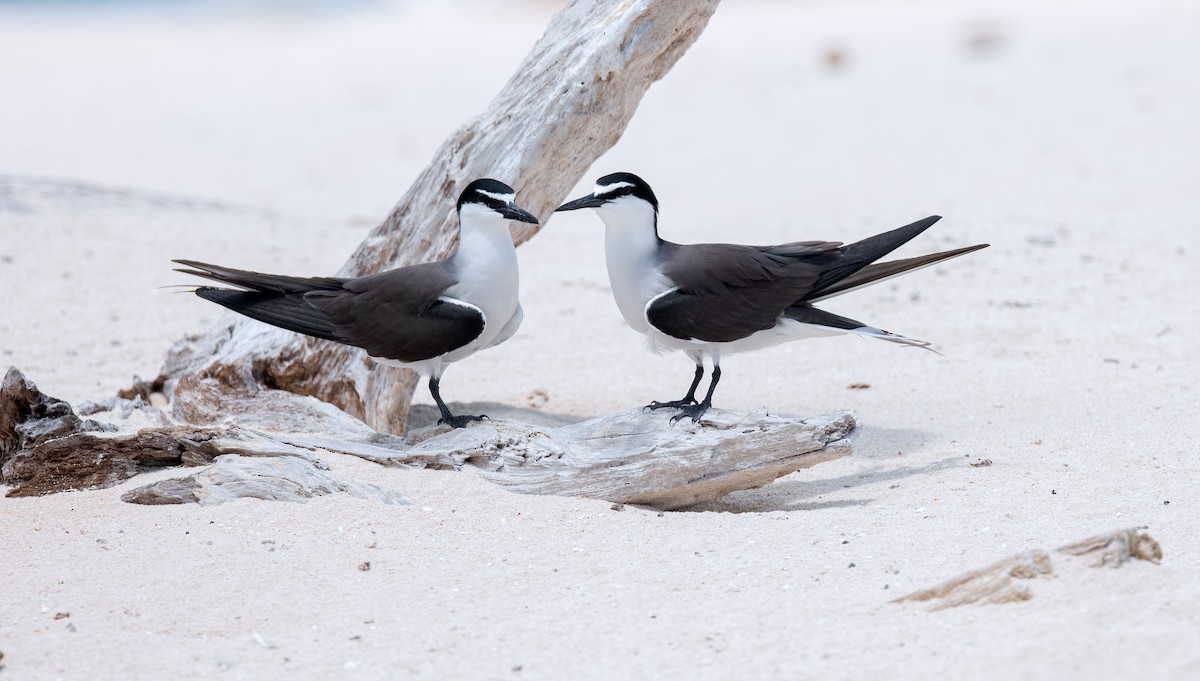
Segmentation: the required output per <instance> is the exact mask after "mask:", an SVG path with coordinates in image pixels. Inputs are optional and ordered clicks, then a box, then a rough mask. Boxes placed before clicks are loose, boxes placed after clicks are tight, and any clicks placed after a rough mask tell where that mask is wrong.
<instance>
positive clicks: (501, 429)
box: [413, 409, 856, 509]
mask: <svg viewBox="0 0 1200 681" xmlns="http://www.w3.org/2000/svg"><path fill="white" fill-rule="evenodd" d="M670 418H671V415H670V414H669V413H666V412H665V411H660V412H644V411H643V410H641V409H632V410H629V411H624V412H619V413H616V414H612V415H610V416H604V417H600V418H596V419H591V420H589V421H584V422H582V423H576V424H573V425H569V426H561V427H558V428H538V427H534V426H529V425H527V424H524V423H515V422H496V423H488V424H485V425H482V426H477V427H474V428H468V429H464V430H457V431H453V432H449V433H446V434H444V435H440V436H438V437H434V438H431V439H428V440H425V441H424V442H422V443H420V444H418V445H416V446H415V447H413V450H415V451H425V452H430V453H432V452H447V453H449V454H450V456H452V457H454V458H458V457H460V456H461V457H463V458H464V459H465V461H466V462H468V463H470V464H473V465H475V466H477V467H479V468H480V469H481V470H482V471H483V476H484V477H485V478H486V479H488V480H490V481H492V482H494V483H496V484H498V485H501V486H503V487H505V488H507V489H509V490H512V491H514V492H520V493H522V494H552V495H557V496H572V497H588V498H592V499H604V500H606V501H614V502H619V503H629V504H640V505H645V506H652V507H655V508H660V509H677V508H683V507H685V506H691V505H693V504H697V503H700V502H702V501H709V500H712V499H717V498H720V497H722V496H725V495H726V494H728V493H730V492H733V491H736V490H740V489H749V488H753V487H762V486H763V485H766V484H768V483H770V482H771V481H773V480H775V479H776V478H778V477H780V476H783V475H787V474H788V473H793V472H795V471H797V470H800V469H801V468H808V467H810V466H815V465H816V464H819V463H824V462H826V461H831V460H833V459H836V458H839V457H842V456H846V455H847V454H849V453H850V443H849V441H848V439H847V436H848V435H849V434H850V433H851V432H852V431H853V430H854V428H855V425H856V423H855V420H854V416H853V415H852V414H850V413H848V412H842V413H838V414H829V415H826V416H820V417H817V418H813V419H807V420H801V419H795V418H783V417H778V416H770V415H768V414H766V413H765V412H761V411H757V412H751V413H741V412H730V411H724V410H720V409H712V410H709V411H708V413H706V414H705V415H704V417H703V418H702V419H701V421H700V423H692V422H691V421H690V420H686V419H685V420H682V421H679V422H678V423H676V424H672V423H671V422H670Z"/></svg>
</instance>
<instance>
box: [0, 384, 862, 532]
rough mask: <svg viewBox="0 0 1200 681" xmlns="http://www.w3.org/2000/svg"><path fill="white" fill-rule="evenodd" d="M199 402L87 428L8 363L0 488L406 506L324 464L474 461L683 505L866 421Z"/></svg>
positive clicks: (100, 418) (794, 466)
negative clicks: (172, 474) (536, 416)
mask: <svg viewBox="0 0 1200 681" xmlns="http://www.w3.org/2000/svg"><path fill="white" fill-rule="evenodd" d="M189 394H190V395H192V399H190V400H189V401H187V402H176V403H175V405H174V407H175V412H176V413H179V412H180V411H181V410H182V411H183V413H185V415H186V416H187V418H188V419H190V420H192V421H194V422H200V423H202V424H203V425H196V424H195V423H194V422H193V423H186V424H184V423H178V422H177V421H175V418H174V417H173V416H172V415H171V414H167V413H165V412H163V411H161V410H159V409H156V408H155V407H152V406H150V405H149V404H147V403H146V402H144V401H142V400H141V398H140V397H135V398H134V399H132V400H128V399H123V398H115V399H113V400H110V401H109V402H107V403H105V404H101V405H90V406H89V407H87V411H88V412H89V413H90V414H91V415H92V416H94V417H95V419H96V420H91V419H88V420H85V419H82V418H80V417H79V416H78V415H76V414H75V413H74V412H73V411H72V409H71V407H70V405H68V404H67V403H66V402H63V401H62V400H57V399H55V398H53V397H49V396H47V395H45V394H43V393H42V392H40V391H39V390H38V389H37V386H35V385H33V384H32V383H31V382H30V381H29V380H28V379H26V378H25V376H24V375H23V374H21V372H20V371H18V370H16V369H15V368H12V369H9V371H8V374H7V375H6V376H5V378H4V381H3V383H2V384H0V482H3V483H4V484H8V485H12V488H11V489H10V490H9V492H8V494H9V496H33V495H40V494H49V493H53V492H60V491H65V490H81V489H99V488H105V487H111V486H113V485H116V484H118V483H120V482H122V481H124V480H127V479H128V478H130V477H132V476H134V475H136V474H138V473H139V472H142V471H146V470H150V469H152V468H161V467H163V466H192V467H195V466H208V467H207V468H205V469H203V470H200V471H198V472H197V473H195V474H192V475H190V476H188V477H186V478H182V479H169V480H160V481H158V482H155V483H152V484H150V485H147V486H144V487H141V488H138V489H135V490H132V491H130V492H127V493H126V494H125V495H123V496H122V498H123V499H124V500H126V501H129V502H132V503H142V504H165V503H201V504H212V503H220V502H223V501H228V500H230V499H234V498H239V497H254V498H259V499H275V500H288V501H303V500H304V499H307V498H310V497H312V496H316V495H320V494H332V493H335V492H342V493H348V494H351V495H354V496H358V497H362V498H366V499H376V500H379V501H382V502H384V503H390V504H401V503H410V501H409V499H408V498H407V497H406V496H405V495H404V494H402V493H400V492H398V491H395V490H391V489H388V488H385V487H380V486H377V485H371V484H363V483H356V482H353V481H343V480H340V479H337V478H335V477H333V476H332V475H331V474H329V473H328V471H327V469H328V466H327V465H326V464H325V463H324V461H325V458H327V457H333V456H355V457H359V458H362V459H366V460H369V461H373V462H375V463H378V464H381V465H385V466H403V467H412V468H435V469H459V468H462V467H463V466H464V465H471V466H474V467H476V468H478V469H479V471H480V473H481V474H482V475H483V476H484V477H485V478H486V479H487V480H489V481H491V482H494V483H496V484H497V485H500V486H503V487H505V488H507V489H509V490H512V491H514V492H520V493H524V494H554V495H560V496H579V497H589V498H594V499H603V500H606V501H613V502H619V503H632V504H642V505H646V506H653V507H656V508H662V509H675V508H682V507H684V506H689V505H692V504H695V503H699V502H702V501H708V500H711V499H716V498H719V497H721V496H723V495H725V494H728V493H729V492H732V491H735V490H739V489H747V488H751V487H760V486H762V485H765V484H768V483H770V482H771V481H772V480H774V479H776V478H778V477H779V476H782V475H787V474H788V473H791V472H793V471H796V470H799V469H801V468H807V467H809V466H813V465H816V464H818V463H823V462H825V461H829V460H832V459H835V458H838V457H841V456H845V455H847V454H849V452H850V442H849V436H850V435H851V433H852V432H853V430H854V428H855V427H856V422H855V420H854V417H853V415H851V414H849V413H845V412H843V413H837V414H830V415H826V416H821V417H817V418H812V419H807V420H801V419H795V418H783V417H778V416H770V415H768V414H766V413H764V412H761V411H760V412H752V413H748V414H747V413H737V412H727V411H724V410H720V409H713V410H710V411H709V412H708V414H706V415H705V417H704V418H702V419H701V421H700V423H698V424H693V423H691V422H690V421H687V420H684V421H680V422H679V423H675V424H672V423H671V421H670V415H669V414H667V413H665V412H644V411H642V410H640V409H633V410H629V411H624V412H619V413H617V414H612V415H609V416H603V417H600V418H596V419H591V420H588V421H581V422H579V423H573V424H570V425H560V426H536V425H531V424H529V423H525V422H517V421H509V420H503V419H497V420H495V421H487V422H483V423H479V424H475V425H472V426H471V427H469V428H465V429H459V430H451V429H449V428H447V427H446V426H429V427H426V428H421V429H418V430H414V431H413V432H412V433H410V434H409V435H408V436H407V437H403V438H401V437H397V436H394V435H388V434H382V433H376V432H375V431H372V430H371V429H370V428H367V427H366V426H364V425H363V424H362V422H360V421H358V420H356V419H354V418H352V417H350V416H349V415H347V414H345V413H344V412H342V411H340V410H338V409H335V408H333V407H331V406H330V405H328V404H325V403H323V402H321V401H319V400H317V399H315V398H311V397H308V398H299V397H297V396H295V395H290V394H287V393H283V392H281V391H268V390H259V391H258V392H256V393H254V395H255V397H253V398H252V399H254V400H255V401H256V402H257V403H258V404H260V405H267V406H268V407H272V406H280V405H285V406H287V407H289V408H290V407H298V410H297V411H295V412H293V413H290V414H288V415H287V417H286V418H284V416H279V417H275V416H271V415H270V413H269V412H268V414H267V416H266V418H265V420H266V421H270V422H272V423H285V424H287V425H288V426H289V429H288V430H287V431H284V432H279V431H271V430H269V429H266V428H263V429H259V428H257V427H254V426H252V425H249V424H247V423H246V422H245V421H244V419H241V418H238V419H234V420H236V421H237V422H236V423H233V422H231V419H230V418H229V417H227V416H226V415H225V411H224V409H225V408H226V407H227V406H228V405H229V404H231V403H236V402H237V401H238V400H244V399H251V398H247V397H246V396H245V395H240V394H233V395H230V393H229V392H228V391H226V390H225V389H224V388H223V387H222V386H220V384H219V383H217V382H216V381H211V380H208V381H198V382H197V384H196V385H194V386H192V387H191V389H190V390H189ZM147 424H149V425H147Z"/></svg>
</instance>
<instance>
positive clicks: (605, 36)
mask: <svg viewBox="0 0 1200 681" xmlns="http://www.w3.org/2000/svg"><path fill="white" fill-rule="evenodd" d="M718 1H719V0H630V1H626V2H620V3H615V2H611V1H610V0H576V1H575V2H572V3H571V4H570V5H568V6H567V7H566V8H565V9H563V10H562V11H561V12H559V13H558V14H556V15H555V16H554V17H553V18H552V19H551V21H550V23H549V25H548V26H547V28H546V33H545V34H544V35H543V36H542V38H541V39H540V40H539V41H538V42H537V44H535V45H534V47H533V49H532V50H531V51H530V53H529V54H528V56H526V58H525V60H524V62H522V64H521V66H520V67H519V68H518V69H517V72H516V74H515V75H514V76H513V77H512V79H511V80H509V82H508V84H507V85H505V86H504V88H503V89H502V90H501V91H500V93H499V95H497V96H496V98H495V99H494V100H493V101H492V103H491V105H490V106H489V107H488V108H487V110H486V111H484V112H483V113H482V114H481V115H479V116H477V117H476V118H474V119H472V120H471V121H469V122H467V123H466V124H465V125H464V126H462V127H461V128H459V129H458V130H456V131H455V132H454V133H452V134H451V135H450V137H449V138H448V139H447V140H446V141H445V142H443V144H442V146H441V147H440V148H439V149H438V151H437V153H436V154H435V156H434V159H433V162H432V163H431V164H430V165H429V167H427V168H426V169H425V170H424V171H423V172H422V173H421V174H420V175H419V176H418V177H417V179H416V181H415V182H414V183H413V185H412V186H411V187H410V188H409V189H408V191H407V192H406V193H405V194H404V196H403V197H401V199H400V200H399V202H397V204H396V206H395V208H393V210H392V211H391V213H390V214H389V215H388V217H387V218H386V219H385V220H384V221H383V223H382V224H380V225H379V226H378V227H376V228H375V229H374V230H372V231H371V233H370V234H369V235H368V236H367V237H366V239H365V240H364V241H363V242H362V243H361V244H360V245H359V247H358V249H357V250H356V251H355V252H354V254H353V255H352V256H351V257H350V259H349V260H348V261H347V262H346V264H345V265H343V267H342V269H341V271H340V274H341V275H345V276H355V275H361V274H366V273H370V272H376V271H380V270H384V269H388V268H392V267H397V266H402V265H410V264H413V263H417V262H424V261H429V260H435V259H439V258H442V257H444V256H446V255H447V254H449V253H450V252H451V251H452V250H453V248H454V245H455V238H456V237H455V229H454V227H455V215H454V202H455V197H456V196H457V193H458V192H459V191H460V190H461V189H462V187H463V186H465V185H466V184H467V183H468V182H470V181H471V180H473V179H475V178H478V177H495V178H497V179H500V180H502V181H504V182H507V183H509V184H511V185H512V186H513V187H514V188H516V190H517V195H518V200H519V202H520V204H521V205H522V206H524V207H525V208H527V209H529V210H530V211H532V212H533V213H534V214H535V215H537V216H539V217H540V218H541V219H543V220H545V219H546V218H548V217H549V216H550V214H551V211H552V210H553V209H554V208H555V207H556V206H557V205H558V204H559V203H560V202H561V201H562V200H563V198H564V197H565V196H566V193H567V192H568V191H569V190H570V188H571V187H573V186H574V185H575V184H576V182H578V180H579V178H580V177H581V175H582V174H583V172H584V171H585V170H586V169H587V168H588V167H589V166H590V165H591V164H592V162H593V161H595V160H596V159H597V158H598V157H599V156H600V155H601V154H602V153H604V151H606V150H607V149H608V148H610V147H611V146H612V145H613V144H614V143H616V141H617V140H618V139H619V138H620V136H621V133H622V132H623V131H624V129H625V126H626V124H627V123H628V122H629V119H630V118H631V117H632V116H633V113H634V110H635V109H636V108H637V104H638V102H639V101H640V99H641V97H642V95H643V94H644V93H645V92H646V89H647V88H648V87H649V86H650V84H651V83H653V82H654V81H656V80H658V79H659V78H661V77H662V76H663V75H664V74H666V72H667V71H668V70H669V69H670V68H671V67H672V66H673V65H674V64H675V62H676V61H677V60H678V59H679V57H680V56H682V55H683V53H684V51H686V50H687V48H688V47H689V46H690V45H691V44H692V43H693V42H694V41H695V40H696V38H697V37H698V36H699V35H700V32H701V31H702V30H703V29H704V27H705V25H706V24H707V22H708V20H709V17H710V16H711V15H712V13H713V12H714V11H715V10H716V7H717V4H718ZM537 229H538V226H535V225H525V224H522V225H520V226H519V227H517V228H515V231H514V234H513V236H514V239H515V240H516V241H517V242H518V243H520V242H522V241H525V240H526V239H528V238H530V237H531V236H533V234H534V233H536V231H537ZM295 274H321V273H316V272H313V273H300V272H297V273H295ZM162 374H163V377H164V378H165V379H166V389H167V391H168V392H172V391H174V390H175V389H177V382H178V381H179V380H180V379H182V378H184V377H189V376H196V377H201V378H210V379H214V380H217V381H220V382H221V383H222V384H225V385H228V386H231V387H238V388H242V387H248V386H255V385H265V386H271V387H275V388H281V389H284V390H287V391H290V392H294V393H298V394H303V395H314V396H316V397H319V398H320V399H322V400H325V401H327V402H330V403H332V404H335V405H337V406H338V407H340V408H342V409H344V410H345V411H347V412H349V413H350V414H352V415H354V416H356V417H358V418H360V419H362V420H363V421H365V422H366V423H367V424H369V425H370V426H371V427H373V428H375V429H376V430H380V431H386V432H392V433H400V432H402V431H403V427H404V423H405V418H406V413H407V408H408V401H409V398H410V396H411V393H412V389H413V387H414V386H415V384H416V378H415V374H413V373H412V372H409V371H406V370H400V369H393V368H387V367H383V366H375V365H373V363H371V362H370V360H368V359H367V358H366V357H365V355H364V354H363V353H362V352H361V351H359V350H357V349H353V348H348V347H346V346H342V345H338V344H335V343H330V342H327V341H321V340H316V339H311V338H307V337H304V336H300V335H298V334H294V333H290V332H287V331H282V330H279V329H275V328H272V327H268V326H266V325H264V324H261V323H258V322H253V321H250V320H247V319H244V318H234V317H226V318H225V319H224V321H222V322H221V323H219V324H218V325H217V326H215V327H213V328H212V329H209V330H208V331H206V332H204V333H202V334H199V335H197V336H191V337H188V338H185V339H182V340H180V341H179V342H178V343H176V344H175V346H174V347H173V348H172V349H171V351H170V353H169V355H168V357H167V360H166V363H165V365H164V368H163V371H162Z"/></svg>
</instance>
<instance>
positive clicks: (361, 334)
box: [174, 179, 538, 428]
mask: <svg viewBox="0 0 1200 681" xmlns="http://www.w3.org/2000/svg"><path fill="white" fill-rule="evenodd" d="M515 197H516V192H514V191H513V189H512V188H511V187H509V186H508V185H506V184H504V183H503V182H499V181H497V180H492V179H480V180H475V181H474V182H472V183H471V184H469V185H467V188H466V189H464V190H463V192H462V194H461V195H460V196H459V199H458V220H459V238H458V248H457V250H456V251H455V253H454V254H453V255H452V256H450V257H449V258H447V259H446V260H441V261H438V262H429V263H422V264H420V265H413V266H411V267H401V268H398V269H394V270H388V271H386V272H380V273H377V274H370V275H367V276H364V277H356V278H352V279H351V278H342V277H291V276H281V275H274V274H261V273H258V272H249V271H245V270H237V269H232V268H229V267H222V266H219V265H210V264H207V263H202V262H196V261H194V260H175V261H174V262H176V263H179V264H180V265H184V266H186V267H187V268H188V269H178V270H177V271H179V272H184V273H186V274H192V275H196V276H200V277H205V278H207V279H212V280H215V281H219V282H221V283H223V284H228V285H230V286H234V287H236V288H218V287H212V286H202V287H199V288H197V289H195V293H196V295H198V296H200V297H201V298H204V299H205V300H211V301H212V302H214V303H217V304H219V305H223V306H225V307H227V308H229V309H231V310H233V311H235V312H239V313H241V314H243V315H246V316H247V317H251V318H253V319H257V320H259V321H261V322H266V323H267V324H271V325H273V326H278V327H280V328H284V329H288V330H290V331H296V332H299V333H303V334H306V335H309V336H315V337H316V338H323V339H325V340H331V341H336V342H338V343H345V344H346V345H353V346H356V347H359V348H362V349H363V350H365V351H366V353H367V355H369V356H370V357H371V359H373V360H375V361H376V362H378V363H380V364H385V365H388V366H397V367H405V368H409V369H414V370H416V371H417V372H418V373H420V374H422V375H423V376H428V377H429V392H430V394H431V395H433V399H434V401H435V402H437V406H438V411H439V412H440V413H441V420H440V421H439V422H440V423H445V424H448V425H450V426H451V427H453V428H462V427H464V426H466V425H467V424H468V423H470V422H472V421H477V420H479V419H482V418H486V417H485V416H467V415H461V416H455V415H454V414H452V413H451V412H450V409H449V408H448V407H447V406H446V403H445V402H444V401H442V395H441V391H440V389H439V385H440V383H441V377H442V371H443V370H444V369H445V368H446V366H447V365H449V364H450V363H452V362H457V361H459V360H461V359H465V358H467V357H469V356H471V355H473V354H475V353H476V352H478V351H480V350H483V349H485V348H490V347H492V346H494V345H498V344H500V343H503V342H504V341H506V340H508V339H509V338H511V337H512V335H513V334H514V333H516V331H517V328H518V327H519V326H520V325H521V320H522V319H523V318H524V312H523V311H522V309H521V304H520V301H519V298H518V284H519V278H518V272H517V252H516V249H515V248H514V246H513V241H512V236H511V234H510V232H509V229H508V221H509V220H516V221H519V222H528V223H532V224H537V222H538V220H537V218H536V217H534V216H533V215H532V214H530V213H529V212H528V211H526V210H524V209H522V208H520V207H518V206H517V205H516V204H515V203H513V200H514V198H515Z"/></svg>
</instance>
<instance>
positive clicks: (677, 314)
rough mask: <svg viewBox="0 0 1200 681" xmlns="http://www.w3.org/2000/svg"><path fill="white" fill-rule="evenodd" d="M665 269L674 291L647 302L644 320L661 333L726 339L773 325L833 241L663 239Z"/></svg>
mask: <svg viewBox="0 0 1200 681" xmlns="http://www.w3.org/2000/svg"><path fill="white" fill-rule="evenodd" d="M666 246H667V250H666V252H665V253H664V256H665V259H664V261H663V268H662V269H663V273H664V274H665V275H666V276H667V278H669V279H670V280H671V282H672V283H673V284H674V285H675V290H674V291H672V292H670V293H666V294H663V295H661V296H659V297H658V298H656V299H654V300H653V301H651V303H650V304H649V305H648V306H647V309H646V319H647V321H649V322H650V324H652V325H653V326H654V327H655V328H657V329H658V330H660V331H662V332H663V333H665V334H668V335H670V336H674V337H676V338H683V339H697V340H702V341H709V342H728V341H734V340H738V339H739V338H745V337H746V336H749V335H751V334H753V333H754V332H756V331H762V330H763V329H769V328H771V327H772V326H774V325H775V320H777V319H778V318H779V316H780V315H781V314H783V311H784V310H786V309H787V308H788V306H790V305H792V304H794V303H795V302H796V301H797V300H800V299H802V298H803V297H804V296H805V295H807V294H808V293H809V292H810V291H811V290H812V287H813V284H814V283H815V282H816V281H817V279H818V278H819V277H820V275H821V271H822V269H823V268H824V267H825V266H826V265H827V264H828V263H829V262H831V260H832V259H834V258H835V257H836V253H837V251H836V250H833V249H836V247H837V244H828V245H827V244H826V243H824V242H808V243H805V244H784V245H782V246H771V247H755V246H738V245H734V244H697V245H692V246H683V245H678V244H666Z"/></svg>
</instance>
